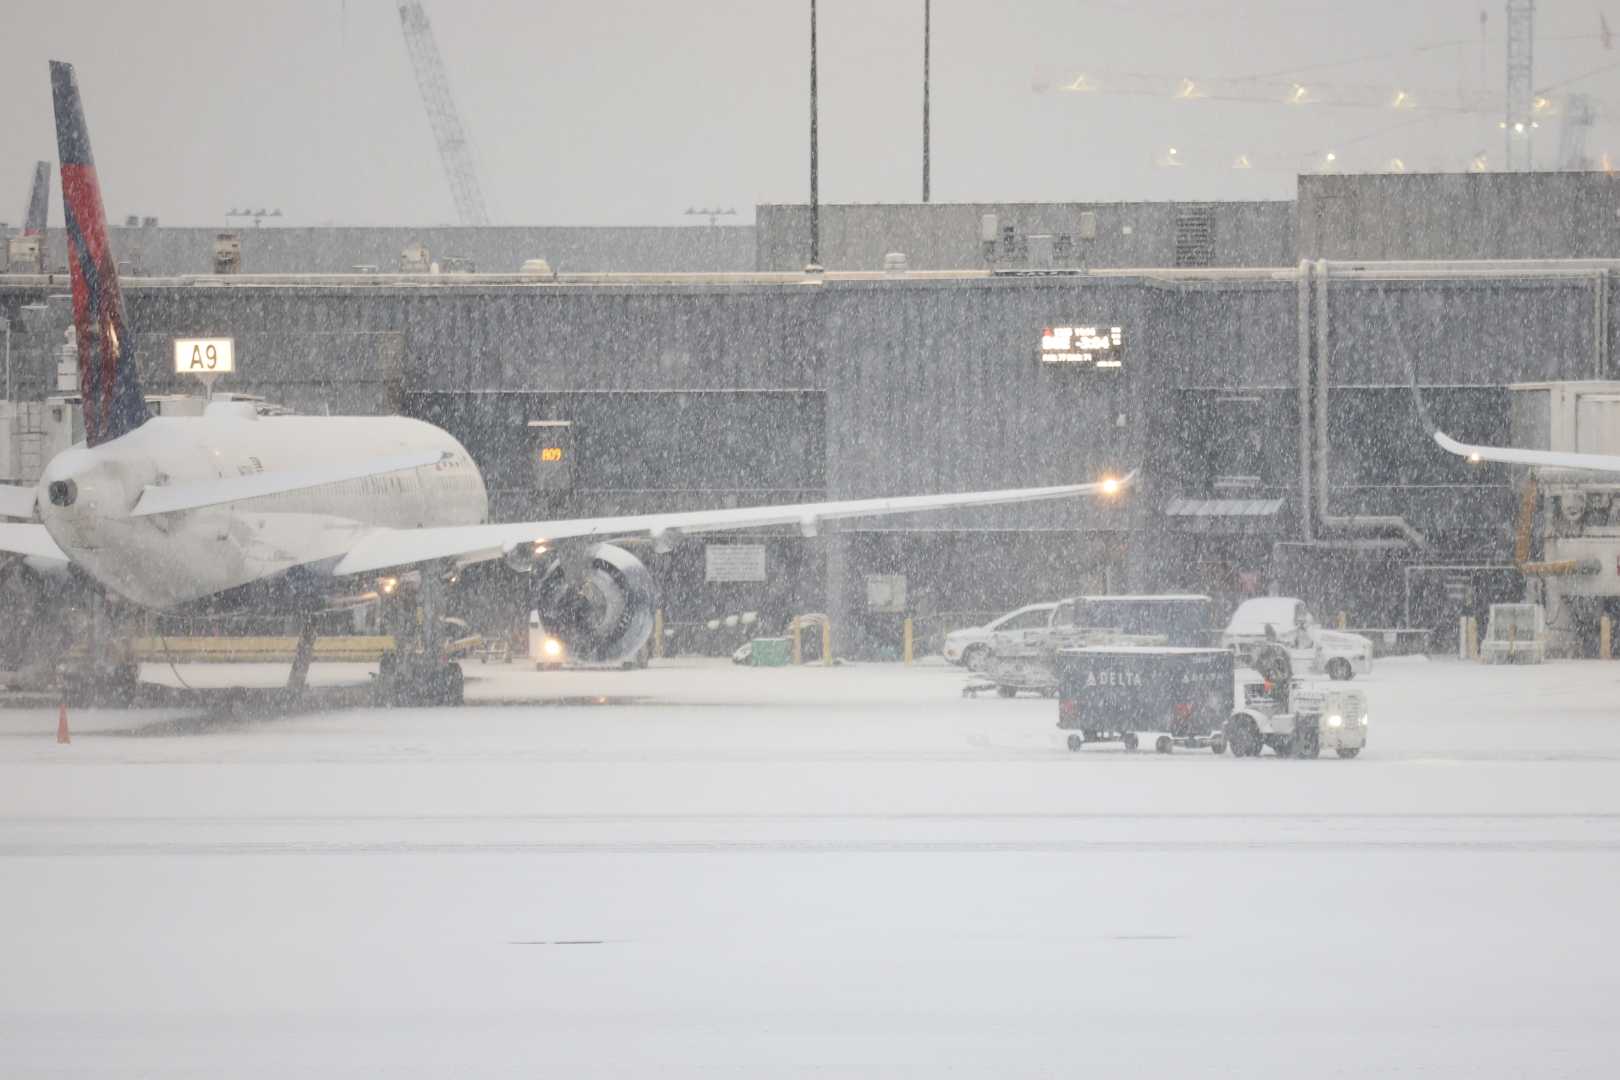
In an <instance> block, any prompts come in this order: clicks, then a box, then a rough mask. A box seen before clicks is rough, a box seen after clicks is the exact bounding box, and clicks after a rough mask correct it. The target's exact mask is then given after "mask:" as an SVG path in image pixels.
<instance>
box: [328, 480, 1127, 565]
mask: <svg viewBox="0 0 1620 1080" xmlns="http://www.w3.org/2000/svg"><path fill="white" fill-rule="evenodd" d="M1135 476H1136V474H1135V473H1134V472H1133V473H1131V474H1130V475H1128V476H1126V477H1124V478H1123V479H1120V480H1103V481H1099V482H1096V483H1090V484H1065V485H1062V486H1059V487H1044V488H1008V489H1003V490H1000V491H967V492H961V493H959V494H955V495H905V496H899V497H897V498H889V499H849V500H844V501H840V502H819V503H797V504H791V505H786V506H746V507H739V508H736V509H732V510H692V511H683V512H680V513H670V514H632V515H629V516H625V517H602V518H579V519H577V520H573V521H527V522H514V523H512V524H507V525H457V526H449V527H445V528H431V529H377V530H374V531H372V532H369V533H367V534H366V535H364V536H362V537H361V538H360V540H359V541H358V542H357V543H356V544H355V546H354V547H353V548H352V549H351V550H350V551H349V553H348V554H347V555H345V556H344V557H343V558H342V559H341V560H339V562H338V564H337V566H336V567H334V568H333V573H334V574H338V575H347V574H363V573H367V572H370V571H374V570H386V569H390V568H393V567H400V566H410V565H414V564H416V563H423V562H432V561H435V560H439V559H454V560H456V561H457V562H460V563H474V562H482V561H485V560H488V559H497V558H500V557H501V556H502V555H504V554H506V553H508V552H510V551H512V550H513V549H514V548H517V547H519V546H520V545H523V544H534V543H545V544H552V543H555V542H556V541H559V540H579V539H591V540H597V541H608V540H614V539H619V538H622V537H627V536H638V535H639V536H651V537H652V538H653V539H654V540H662V539H668V538H670V537H674V536H677V535H680V534H683V533H704V532H720V531H723V530H727V529H749V528H757V527H760V526H764V525H796V526H799V527H800V528H801V529H802V530H803V531H804V532H805V534H806V535H810V534H811V533H812V532H813V531H814V529H815V527H816V525H817V523H819V522H822V521H830V520H835V519H838V518H850V517H876V516H881V515H887V514H907V513H916V512H919V511H925V510H953V509H958V508H961V507H970V506H997V505H1001V504H1005V503H1020V502H1040V501H1044V500H1047V499H1063V498H1069V497H1071V496H1075V495H1092V494H1098V493H1101V494H1105V495H1111V494H1113V493H1115V492H1116V491H1119V490H1121V489H1122V488H1124V487H1125V486H1126V485H1127V484H1129V483H1130V482H1131V480H1132V479H1133V478H1134V477H1135Z"/></svg>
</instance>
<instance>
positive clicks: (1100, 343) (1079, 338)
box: [1040, 326, 1125, 373]
mask: <svg viewBox="0 0 1620 1080" xmlns="http://www.w3.org/2000/svg"><path fill="white" fill-rule="evenodd" d="M1040 359H1041V363H1043V364H1065V365H1069V366H1071V367H1074V368H1077V369H1080V370H1086V371H1108V372H1116V373H1117V372H1119V371H1122V370H1124V367H1125V329H1124V327H1120V326H1048V327H1046V328H1045V329H1043V330H1042V331H1041V348H1040Z"/></svg>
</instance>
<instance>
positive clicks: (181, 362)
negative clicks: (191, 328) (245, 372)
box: [174, 337, 236, 375]
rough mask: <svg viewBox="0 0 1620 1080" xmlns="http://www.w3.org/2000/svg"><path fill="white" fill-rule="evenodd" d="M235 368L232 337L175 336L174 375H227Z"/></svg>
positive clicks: (234, 346) (233, 340)
mask: <svg viewBox="0 0 1620 1080" xmlns="http://www.w3.org/2000/svg"><path fill="white" fill-rule="evenodd" d="M235 370H236V341H235V339H234V338H228V337H226V338H175V339H174V373H175V374H176V375H229V374H230V373H231V372H233V371H235Z"/></svg>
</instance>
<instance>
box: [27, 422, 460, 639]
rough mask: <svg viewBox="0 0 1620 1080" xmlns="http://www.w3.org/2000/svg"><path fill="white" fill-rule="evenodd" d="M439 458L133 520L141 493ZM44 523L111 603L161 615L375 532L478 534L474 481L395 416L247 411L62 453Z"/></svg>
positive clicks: (431, 437)
mask: <svg viewBox="0 0 1620 1080" xmlns="http://www.w3.org/2000/svg"><path fill="white" fill-rule="evenodd" d="M419 452H437V453H438V454H439V455H440V457H439V460H438V463H437V464H434V465H427V466H421V467H418V468H414V469H405V470H400V471H396V472H390V473H386V474H382V475H374V476H367V477H364V478H361V479H354V480H342V481H338V482H335V483H329V484H323V485H321V486H319V487H312V488H307V489H304V490H299V491H290V492H285V493H281V494H274V495H264V496H260V497H257V498H251V499H246V500H243V501H239V502H230V503H225V504H222V505H216V506H206V507H200V508H197V509H190V510H179V511H174V512H171V513H157V514H150V515H145V516H134V515H132V513H131V511H132V510H133V509H134V508H135V505H136V503H137V501H138V500H139V499H140V497H141V495H142V493H143V491H144V490H145V489H146V488H147V487H149V486H157V487H163V486H168V485H187V484H196V483H203V482H209V481H219V480H227V479H235V478H240V477H251V476H254V475H257V474H261V473H278V472H287V471H298V470H310V469H319V468H322V467H331V466H332V465H333V463H335V462H344V461H363V460H370V459H376V458H383V457H388V456H393V455H404V454H411V453H419ZM38 506H39V511H40V517H41V519H42V520H43V522H44V524H45V528H46V529H47V530H48V531H49V532H50V535H51V538H52V539H53V540H54V541H55V542H56V544H57V546H59V547H60V548H61V549H62V550H63V552H65V553H66V554H67V555H68V556H69V557H70V558H71V559H72V561H73V562H74V564H76V565H77V566H79V567H81V568H82V569H83V570H84V571H85V572H87V573H88V574H90V575H91V576H92V577H94V578H95V579H96V580H97V581H99V582H100V583H101V584H103V585H105V586H106V587H107V588H109V589H111V590H112V591H113V592H115V593H118V594H119V595H121V596H123V597H125V598H127V599H129V600H131V601H134V602H135V603H137V604H140V605H142V606H145V607H150V608H156V609H166V608H173V607H177V606H179V605H182V604H186V603H190V602H192V601H196V600H201V599H204V598H206V597H210V596H213V595H215V594H218V593H223V592H226V591H228V590H231V589H235V588H238V587H241V586H244V585H250V584H253V583H255V582H259V581H263V580H266V579H271V578H275V577H277V576H279V575H283V574H285V573H286V572H287V571H288V570H291V569H292V568H294V567H313V568H319V567H320V566H321V565H322V564H330V563H331V562H334V561H335V560H337V559H338V558H339V557H341V556H342V555H343V554H344V553H345V552H346V551H348V550H349V549H350V548H351V547H352V546H353V544H354V541H355V539H356V538H357V537H358V536H359V535H361V534H363V533H364V532H366V531H367V530H368V529H372V528H376V527H385V528H394V529H411V528H422V527H430V526H445V525H476V524H481V523H483V522H484V521H486V520H487V519H488V515H489V500H488V495H487V493H486V491H485V488H484V480H483V476H482V475H481V474H480V473H479V471H478V467H477V465H475V464H474V463H473V460H472V457H471V456H470V455H469V454H468V453H467V450H466V448H465V447H463V446H462V445H461V443H460V442H458V441H457V440H456V439H455V438H454V437H453V436H451V435H450V434H449V433H448V432H446V431H444V430H442V429H440V428H437V427H434V426H433V425H431V424H427V423H423V422H422V421H420V420H410V419H406V418H403V417H321V416H264V417H260V416H255V415H254V414H253V412H252V409H251V406H249V405H247V404H246V403H234V402H233V403H219V404H215V405H210V406H209V408H208V410H207V412H206V414H205V415H203V416H201V417H157V418H153V419H151V420H149V421H147V422H146V423H145V424H142V425H141V426H140V427H138V428H136V429H135V430H134V431H131V432H129V433H128V434H126V435H123V436H122V437H120V438H117V439H113V440H111V441H110V442H105V443H102V444H101V445H100V446H97V447H94V448H87V447H85V446H83V445H79V446H75V447H73V448H72V449H69V450H66V451H64V452H62V453H61V454H59V455H57V457H56V458H55V459H54V460H52V461H51V463H50V465H49V466H48V467H47V468H46V470H45V474H44V476H43V477H42V478H41V480H40V485H39V491H38Z"/></svg>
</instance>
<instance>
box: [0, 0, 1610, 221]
mask: <svg viewBox="0 0 1620 1080" xmlns="http://www.w3.org/2000/svg"><path fill="white" fill-rule="evenodd" d="M425 6H426V8H427V11H428V14H429V16H430V17H431V19H432V20H433V27H434V31H435V33H436V35H437V37H438V41H439V46H440V50H441V52H442V54H443V56H444V61H445V64H446V67H447V69H448V72H449V77H450V83H451V87H452V89H453V91H454V92H455V95H456V98H457V100H458V102H459V104H460V107H461V112H462V115H463V117H464V119H465V120H466V123H467V125H468V127H469V129H470V130H471V132H472V136H473V139H474V141H475V143H476V145H477V148H478V153H479V158H480V161H481V165H482V175H483V183H484V188H485V193H486V196H487V198H488V201H489V202H490V204H491V207H492V212H493V216H494V218H495V219H496V220H497V221H498V222H511V223H524V224H603V225H610V224H680V223H682V222H683V221H690V220H692V219H690V218H685V217H683V216H682V213H681V211H683V210H684V209H686V208H687V207H689V206H692V205H694V204H696V205H699V206H703V205H717V206H724V207H729V206H734V207H736V209H737V211H738V216H737V217H736V218H735V219H727V220H736V221H738V222H747V221H751V220H752V216H753V205H754V203H756V202H802V201H804V200H805V199H806V198H807V194H808V181H807V169H808V165H807V159H808V150H807V134H806V122H807V115H808V104H807V89H808V61H807V40H808V21H809V20H808V8H809V4H808V0H689V2H687V3H670V2H633V0H487V2H482V0H458V2H456V3H449V2H446V0H426V4H425ZM1611 7H1612V9H1613V10H1612V12H1610V13H1609V14H1608V18H1609V21H1610V23H1611V24H1612V25H1613V26H1615V27H1616V28H1617V29H1620V0H1617V2H1616V3H1614V4H1612V5H1606V4H1604V3H1593V2H1591V0H1541V3H1540V4H1539V5H1538V8H1539V10H1538V24H1537V31H1538V33H1537V36H1538V41H1537V45H1536V82H1537V85H1538V86H1545V85H1549V84H1558V83H1562V82H1564V81H1565V80H1569V79H1572V78H1574V77H1576V76H1580V75H1583V74H1585V73H1587V72H1591V71H1594V70H1600V69H1604V68H1615V70H1609V71H1604V72H1602V73H1600V74H1598V75H1596V76H1593V77H1589V78H1585V79H1583V80H1580V81H1578V82H1574V83H1572V84H1570V88H1573V89H1581V90H1586V91H1588V92H1591V93H1593V94H1595V95H1597V96H1598V97H1599V98H1601V99H1602V100H1603V101H1604V102H1605V103H1607V102H1614V103H1615V109H1614V110H1613V112H1614V119H1613V120H1611V119H1610V118H1609V117H1608V116H1607V115H1605V116H1604V117H1603V118H1602V119H1600V122H1599V125H1598V127H1597V129H1596V131H1595V133H1594V138H1593V142H1592V149H1593V151H1594V152H1599V151H1602V150H1604V149H1606V148H1608V147H1609V146H1611V145H1612V147H1613V150H1614V152H1615V156H1616V159H1617V160H1620V137H1617V136H1620V124H1617V123H1616V121H1620V47H1617V48H1616V49H1614V50H1607V49H1605V47H1604V44H1603V42H1602V41H1601V40H1600V39H1599V30H1600V23H1599V16H1600V12H1609V9H1610V8H1611ZM922 8H923V0H821V3H820V25H821V39H820V56H821V135H822V141H821V195H822V199H823V200H824V201H828V202H902V201H915V200H917V199H918V198H919V195H920V185H921V181H920V171H921V166H920V143H921V137H920V127H921V36H922ZM1482 11H1484V12H1485V13H1486V14H1487V15H1488V19H1487V21H1486V24H1485V28H1484V31H1485V39H1484V43H1483V46H1482V44H1481V26H1480V21H1479V17H1480V13H1481V12H1482ZM933 23H934V42H933V71H934V80H933V115H934V126H933V145H934V167H933V184H934V191H933V195H934V199H935V201H941V202H943V201H979V200H984V201H989V200H996V201H1003V200H1025V199H1028V200H1057V201H1074V200H1099V201H1101V200H1113V199H1178V198H1184V199H1203V198H1209V199H1224V198H1288V197H1290V196H1291V195H1292V192H1293V188H1294V179H1293V173H1294V171H1296V170H1297V169H1298V168H1300V167H1301V166H1302V165H1308V164H1310V163H1311V162H1312V161H1314V160H1316V158H1317V157H1319V156H1321V155H1324V154H1325V153H1326V152H1328V151H1329V150H1332V151H1333V152H1335V153H1336V155H1337V158H1338V163H1339V165H1340V166H1342V167H1344V168H1345V169H1346V170H1347V171H1363V170H1373V169H1383V168H1385V167H1386V166H1387V163H1388V162H1389V160H1390V159H1391V158H1396V157H1398V158H1400V159H1401V160H1402V162H1403V164H1404V165H1405V166H1406V167H1407V168H1408V169H1410V170H1413V171H1417V170H1436V169H1456V168H1463V167H1466V166H1467V163H1468V160H1469V158H1470V157H1471V156H1472V155H1473V154H1474V153H1476V152H1478V151H1485V152H1486V153H1487V155H1488V160H1489V161H1491V163H1492V164H1496V163H1498V162H1499V161H1500V159H1501V156H1502V138H1501V134H1500V132H1499V131H1498V130H1497V127H1496V124H1497V120H1498V117H1495V116H1490V117H1478V116H1476V117H1467V116H1463V117H1457V116H1451V115H1437V114H1396V113H1392V112H1386V111H1380V110H1376V109H1350V108H1336V109H1328V108H1320V107H1315V108H1311V109H1305V110H1301V109H1295V108H1290V107H1287V106H1284V105H1273V104H1242V103H1223V102H1216V101H1202V102H1197V103H1192V104H1185V103H1175V102H1167V101H1161V100H1156V99H1149V98H1143V97H1133V96H1117V95H1102V94H1084V95H1081V94H1066V93H1057V92H1052V91H1048V92H1046V93H1041V92H1038V90H1037V88H1038V87H1040V86H1056V85H1060V84H1061V83H1062V82H1064V81H1066V80H1069V79H1072V78H1073V76H1074V75H1076V74H1079V73H1081V72H1087V73H1092V72H1104V73H1106V72H1137V73H1147V74H1157V75H1164V76H1166V77H1171V78H1174V77H1181V76H1251V75H1262V74H1263V75H1268V76H1273V77H1275V78H1278V79H1282V80H1285V81H1286V80H1287V79H1290V78H1297V79H1299V80H1300V81H1301V82H1308V83H1311V84H1312V85H1313V86H1314V85H1320V83H1328V82H1334V83H1342V84H1355V85H1369V86H1376V85H1389V86H1392V87H1393V86H1397V85H1399V86H1403V87H1405V86H1410V87H1414V88H1417V90H1418V91H1421V90H1425V89H1426V90H1430V91H1444V92H1449V93H1451V94H1455V93H1457V92H1458V91H1459V90H1472V91H1478V90H1480V89H1482V88H1483V89H1485V90H1487V91H1489V92H1491V93H1495V94H1500V92H1501V88H1502V84H1503V29H1504V26H1503V4H1502V2H1501V0H1489V2H1486V3H1481V2H1480V0H1422V2H1417V0H1358V2H1355V3H1349V2H1338V0H1292V2H1289V0H1239V2H1229V3H1221V2H1214V0H1209V2H1201V3H1200V2H1194V0H1092V2H1087V0H1005V2H982V0H934V4H933ZM4 25H5V41H6V43H7V48H6V62H5V63H4V65H0V102H4V106H3V107H4V109H5V121H6V122H5V123H4V124H0V220H3V221H10V222H13V223H15V222H16V221H17V219H18V218H20V217H21V214H22V208H23V201H24V196H25V188H26V185H27V179H28V174H29V167H30V163H31V162H33V161H34V160H36V159H38V158H50V159H51V160H53V161H54V159H55V156H56V155H55V141H54V135H53V128H52V119H51V104H50V92H49V80H48V76H47V72H46V64H45V61H46V59H48V58H60V59H65V60H70V61H72V62H74V63H75V64H76V65H77V66H78V70H79V81H80V85H81V87H82V89H83V92H84V98H85V107H86V110H87V114H88V119H89V124H90V130H91V132H92V134H93V136H94V140H95V150H96V159H97V165H98V166H99V169H100V172H101V177H102V186H103V191H104V193H105V197H106V200H107V210H108V213H109V215H111V216H113V217H114V219H121V218H122V217H123V216H124V215H126V214H130V213H136V214H143V215H144V214H150V215H156V216H158V217H160V218H161V219H162V220H163V221H164V222H165V223H167V224H177V225H178V224H203V225H209V224H223V223H224V214H225V212H226V211H227V210H228V209H230V208H232V207H234V206H240V205H243V204H247V203H251V204H254V205H255V206H265V207H279V208H281V209H282V210H283V212H284V214H285V217H284V218H283V219H282V221H283V223H285V224H289V225H316V224H433V223H443V222H453V221H454V220H455V210H454V205H453V203H452V202H451V198H450V194H449V188H448V186H447V185H446V183H445V180H444V177H443V174H442V171H441V169H440V166H439V161H438V156H437V153H436V151H435V148H434V144H433V139H432V134H431V131H430V129H429V127H428V122H427V117H426V113H425V111H424V109H423V107H422V104H421V100H420V98H419V97H418V94H417V89H416V82H415V79H414V78H413V76H412V72H411V67H410V61H409V57H408V55H407V53H406V50H405V45H404V41H403V37H402V34H401V31H400V24H399V17H398V13H397V8H396V5H395V4H394V3H393V2H392V0H276V2H274V3H264V2H262V0H260V2H254V3H246V2H242V3H238V2H233V0H147V2H142V3H114V2H112V0H105V2H102V0H97V2H88V0H7V3H6V5H5V15H4ZM32 57H37V58H38V61H37V62H35V61H34V60H32V59H30V58H32ZM1351 61H1354V62H1351ZM1318 80H1319V81H1320V83H1319V82H1318ZM1431 96H1432V95H1431ZM1557 129H1558V124H1557V122H1556V121H1551V120H1550V121H1549V122H1548V124H1547V125H1546V126H1545V127H1544V128H1543V130H1542V131H1541V132H1540V133H1539V154H1540V156H1541V157H1543V158H1544V159H1545V160H1547V161H1551V160H1552V159H1553V158H1554V157H1555V153H1556V147H1557V143H1558V130H1557ZM1172 146H1173V147H1175V148H1176V150H1177V159H1178V160H1181V161H1184V162H1186V163H1187V164H1185V165H1183V166H1181V167H1175V168H1172V167H1168V166H1166V165H1165V164H1163V163H1164V162H1165V161H1167V160H1169V158H1168V149H1169V148H1170V147H1172ZM1239 155H1248V157H1249V160H1250V163H1251V164H1252V165H1253V166H1254V167H1253V168H1250V169H1248V170H1237V169H1233V168H1231V164H1232V162H1233V161H1235V160H1236V159H1237V157H1238V156H1239ZM51 201H52V208H51V209H52V218H53V220H54V221H59V220H60V217H61V207H60V203H61V195H60V191H59V190H53V192H52V200H51Z"/></svg>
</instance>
